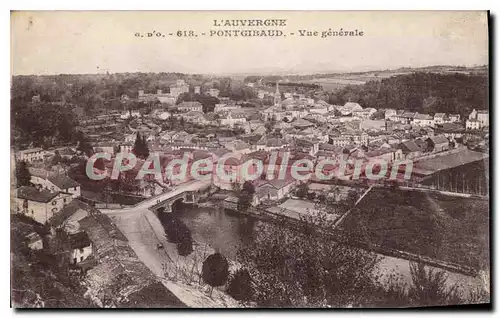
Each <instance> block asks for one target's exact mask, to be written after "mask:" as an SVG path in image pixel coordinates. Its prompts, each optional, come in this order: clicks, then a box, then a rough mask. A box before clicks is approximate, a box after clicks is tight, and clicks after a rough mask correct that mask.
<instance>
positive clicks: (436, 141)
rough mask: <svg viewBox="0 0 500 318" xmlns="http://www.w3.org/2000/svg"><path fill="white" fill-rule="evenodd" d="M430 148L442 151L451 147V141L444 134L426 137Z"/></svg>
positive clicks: (434, 150) (433, 150)
mask: <svg viewBox="0 0 500 318" xmlns="http://www.w3.org/2000/svg"><path fill="white" fill-rule="evenodd" d="M426 141H427V145H428V147H429V149H432V152H441V151H445V150H448V149H449V148H450V142H449V141H448V139H447V138H446V137H444V136H434V137H429V138H427V139H426Z"/></svg>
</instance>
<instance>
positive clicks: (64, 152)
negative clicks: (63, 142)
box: [54, 147, 76, 159]
mask: <svg viewBox="0 0 500 318" xmlns="http://www.w3.org/2000/svg"><path fill="white" fill-rule="evenodd" d="M56 153H58V154H59V156H61V158H64V159H71V158H73V156H74V155H75V154H76V152H75V151H74V150H73V149H71V148H70V147H63V148H58V149H56V150H54V155H55V154H56Z"/></svg>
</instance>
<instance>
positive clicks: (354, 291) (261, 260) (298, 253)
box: [238, 214, 378, 307]
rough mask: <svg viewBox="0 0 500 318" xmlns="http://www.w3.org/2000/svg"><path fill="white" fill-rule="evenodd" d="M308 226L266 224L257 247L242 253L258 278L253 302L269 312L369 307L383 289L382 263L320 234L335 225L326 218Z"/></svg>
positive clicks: (240, 257) (243, 260)
mask: <svg viewBox="0 0 500 318" xmlns="http://www.w3.org/2000/svg"><path fill="white" fill-rule="evenodd" d="M302 221H303V224H304V229H301V230H300V231H299V230H298V229H297V230H292V229H285V228H283V227H279V226H276V225H274V224H262V225H260V228H259V230H258V233H259V235H258V236H257V237H256V239H255V240H254V242H252V243H251V244H249V245H248V246H245V247H243V248H241V249H240V250H239V251H238V261H239V262H240V263H242V264H245V266H246V267H247V268H248V269H249V271H250V272H251V273H252V281H253V286H254V293H253V295H252V297H251V300H252V301H255V302H256V303H257V305H258V306H265V307H294V306H297V307H303V306H308V307H310V306H313V307H324V306H338V307H345V306H353V305H354V306H358V305H361V304H364V305H367V304H369V302H370V299H371V298H372V297H374V294H373V290H374V289H375V287H377V286H378V285H377V267H376V264H377V262H378V257H377V256H376V255H375V254H373V253H369V252H366V251H364V250H361V249H358V248H355V247H349V246H347V245H346V244H341V243H338V242H335V241H333V240H332V239H331V237H330V236H329V234H327V233H326V232H325V231H320V230H319V229H322V228H325V227H328V226H331V224H332V223H331V222H332V221H330V220H329V219H328V218H327V217H326V214H325V215H319V214H318V215H316V216H314V217H311V218H310V219H309V220H306V219H303V220H302ZM306 226H307V227H308V230H307V231H306V230H305V227H306Z"/></svg>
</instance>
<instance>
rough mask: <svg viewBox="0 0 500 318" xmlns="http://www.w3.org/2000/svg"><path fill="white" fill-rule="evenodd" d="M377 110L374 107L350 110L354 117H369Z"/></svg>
mask: <svg viewBox="0 0 500 318" xmlns="http://www.w3.org/2000/svg"><path fill="white" fill-rule="evenodd" d="M376 112H377V110H376V109H375V108H365V109H361V110H354V111H352V116H353V117H356V118H364V119H369V118H370V117H371V116H372V115H373V114H375V113H376Z"/></svg>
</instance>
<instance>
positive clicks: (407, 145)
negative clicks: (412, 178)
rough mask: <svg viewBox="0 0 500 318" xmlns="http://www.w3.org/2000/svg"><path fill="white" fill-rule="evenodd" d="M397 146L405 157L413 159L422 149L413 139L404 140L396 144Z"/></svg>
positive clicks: (418, 155)
mask: <svg viewBox="0 0 500 318" xmlns="http://www.w3.org/2000/svg"><path fill="white" fill-rule="evenodd" d="M398 148H399V149H401V151H402V152H403V154H404V156H405V159H414V158H417V157H420V156H421V155H422V152H423V149H422V148H420V147H419V146H418V145H417V144H416V143H415V141H413V140H410V141H405V142H403V143H401V144H399V145H398Z"/></svg>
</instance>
